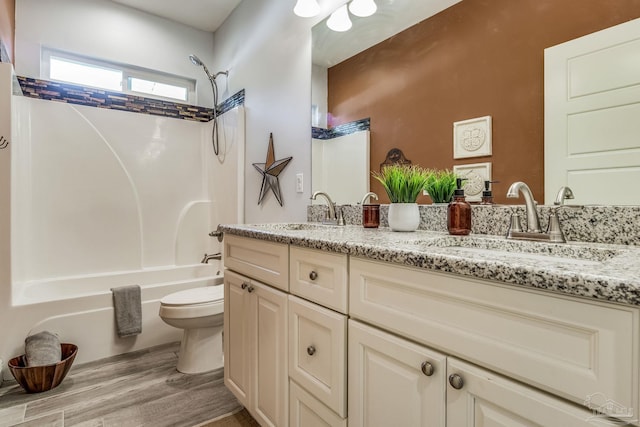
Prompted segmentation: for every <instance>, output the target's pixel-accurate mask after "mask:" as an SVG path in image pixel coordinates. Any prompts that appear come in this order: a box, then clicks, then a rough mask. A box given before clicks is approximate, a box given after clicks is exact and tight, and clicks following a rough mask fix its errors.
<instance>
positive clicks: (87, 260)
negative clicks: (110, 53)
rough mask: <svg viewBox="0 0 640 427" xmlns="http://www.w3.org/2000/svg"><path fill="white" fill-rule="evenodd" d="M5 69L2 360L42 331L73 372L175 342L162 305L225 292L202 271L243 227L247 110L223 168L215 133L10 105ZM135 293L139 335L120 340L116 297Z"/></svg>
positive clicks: (76, 109) (227, 119)
mask: <svg viewBox="0 0 640 427" xmlns="http://www.w3.org/2000/svg"><path fill="white" fill-rule="evenodd" d="M185 59H186V58H185ZM185 62H188V61H185ZM0 66H1V67H0V70H1V71H2V76H0V77H2V80H1V82H0V85H2V86H1V87H0V89H2V90H0V100H1V101H2V102H1V103H0V108H1V109H3V111H6V114H4V113H3V114H2V115H1V116H0V120H2V119H10V120H9V123H8V125H7V128H6V129H8V131H10V135H8V136H10V138H9V140H10V144H9V145H8V147H6V148H4V149H0V163H4V162H6V167H3V168H2V170H1V172H0V200H3V201H4V202H5V203H1V204H0V242H2V243H0V254H4V255H3V256H1V257H0V324H12V325H13V327H12V328H11V329H10V330H9V331H7V332H6V333H5V334H4V335H3V340H2V342H0V357H1V358H2V359H3V360H8V359H10V358H11V357H14V356H16V355H17V354H20V353H22V352H23V346H24V338H25V337H26V336H27V334H28V333H29V332H30V331H31V332H33V331H36V332H37V331H38V330H39V329H47V330H50V331H52V332H55V333H57V334H58V335H59V336H60V339H61V341H64V342H72V343H74V344H77V345H78V347H79V353H78V357H77V359H76V363H82V362H87V361H91V360H96V359H101V358H104V357H109V356H113V355H116V354H121V353H125V352H129V351H134V350H139V349H144V348H147V347H151V346H155V345H160V344H164V343H167V342H171V341H179V340H180V336H181V334H180V330H178V329H175V328H172V327H170V326H168V325H166V324H164V323H163V322H162V320H161V319H160V318H159V317H158V309H159V305H160V303H159V301H160V299H161V298H162V297H164V296H165V295H167V294H170V293H173V292H177V291H181V290H184V289H189V288H194V287H202V286H207V285H212V284H216V283H218V282H219V280H220V279H219V274H218V272H219V271H220V270H221V269H222V268H221V265H220V263H219V262H215V263H210V264H209V265H203V264H201V263H200V261H201V259H202V257H203V255H204V254H205V253H210V254H211V253H217V252H220V251H221V248H222V245H221V244H220V242H218V241H217V239H214V238H211V237H210V236H209V235H208V234H209V232H211V231H212V230H215V228H216V226H217V224H219V223H222V222H242V221H243V219H244V206H243V202H244V193H243V189H244V169H243V166H244V137H245V132H244V109H243V107H242V106H239V107H236V108H232V109H231V110H229V111H227V112H226V113H224V114H223V115H221V116H220V118H219V122H218V125H219V129H220V147H221V156H219V157H216V156H215V155H214V154H213V149H212V147H211V129H212V123H211V122H209V123H199V122H195V121H189V120H176V119H171V118H167V117H156V116H152V115H146V114H134V113H130V112H124V111H116V110H107V109H101V108H94V107H87V106H79V105H70V104H65V103H62V102H50V101H45V100H39V99H30V98H25V97H22V96H17V95H12V87H11V82H12V80H11V65H10V64H0ZM189 66H191V67H192V65H191V64H189ZM5 69H6V72H5ZM5 83H6V84H5ZM2 129H5V128H4V127H3V128H2ZM2 132H4V130H3V131H2ZM5 175H6V179H3V177H5ZM9 175H10V179H9ZM221 183H223V185H221ZM229 188H233V189H234V190H236V191H228V189H229ZM240 190H242V191H240ZM2 263H6V265H4V264H2ZM127 285H140V287H141V290H142V325H143V327H142V331H143V332H142V334H140V335H138V336H135V337H127V338H118V337H117V335H116V334H115V330H114V327H113V326H114V317H113V302H112V295H111V292H110V291H109V290H110V289H111V288H114V287H119V286H127ZM4 375H5V376H7V373H6V372H5V373H4Z"/></svg>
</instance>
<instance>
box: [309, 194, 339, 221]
mask: <svg viewBox="0 0 640 427" xmlns="http://www.w3.org/2000/svg"><path fill="white" fill-rule="evenodd" d="M318 196H322V197H324V198H325V199H326V200H327V206H328V207H329V212H328V214H327V217H326V218H325V219H324V221H322V223H323V224H331V225H336V224H337V223H338V217H337V216H336V204H335V203H333V201H332V200H331V197H329V195H328V194H327V193H325V192H324V191H316V192H315V193H313V195H312V196H311V200H316V197H318Z"/></svg>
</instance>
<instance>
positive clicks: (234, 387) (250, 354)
mask: <svg viewBox="0 0 640 427" xmlns="http://www.w3.org/2000/svg"><path fill="white" fill-rule="evenodd" d="M247 240H248V241H249V242H250V245H245V244H246V243H248V242H247ZM238 242H240V245H242V246H237V243H238ZM262 243H266V242H261V241H253V240H249V239H241V238H237V237H235V236H225V249H226V248H229V247H230V248H231V253H234V255H235V254H238V253H240V252H241V253H242V254H243V255H242V256H241V257H240V258H236V259H235V260H234V261H233V262H232V264H233V265H234V267H235V268H236V269H237V270H236V271H230V270H226V271H225V275H224V287H225V289H224V291H225V298H224V360H225V369H224V382H225V385H226V386H227V387H228V388H229V389H230V390H231V391H232V392H233V394H234V395H235V396H236V397H237V398H238V400H239V401H240V403H242V405H244V406H245V407H246V408H247V410H248V411H249V412H250V413H251V415H252V416H253V417H254V418H255V419H256V420H257V421H258V422H259V423H260V425H262V426H280V427H286V426H288V419H289V406H288V405H289V378H288V373H287V347H288V346H287V343H288V328H287V313H288V303H287V294H286V293H285V292H283V291H281V290H278V289H276V288H274V287H273V286H269V285H266V284H264V283H262V282H261V281H259V280H255V279H254V278H253V277H249V276H248V275H244V274H238V273H243V272H244V271H242V270H245V271H247V272H249V273H248V274H253V275H255V271H259V272H260V275H262V277H266V278H267V279H270V278H271V279H272V278H274V277H275V278H276V280H275V282H276V283H277V282H278V281H279V280H280V278H281V277H287V278H288V271H286V272H284V273H283V272H282V271H279V270H278V269H277V268H274V265H268V267H269V268H268V269H263V268H262V267H258V266H256V264H255V263H254V262H255V260H256V259H258V260H262V259H264V258H266V259H268V258H269V257H273V253H274V252H271V253H270V254H269V255H268V256H266V257H265V256H264V254H265V253H268V251H271V250H273V249H274V247H273V246H272V244H269V245H267V246H262ZM276 247H277V246H276ZM282 247H284V249H288V248H287V245H282ZM282 247H278V248H279V249H282ZM239 248H240V249H239ZM285 253H287V254H288V250H287V251H285ZM286 259H287V257H286V256H285V260H286ZM225 265H226V266H227V267H228V268H229V265H228V264H227V263H226V262H225ZM247 266H248V268H245V267H247ZM238 270H240V271H238ZM287 282H288V279H287Z"/></svg>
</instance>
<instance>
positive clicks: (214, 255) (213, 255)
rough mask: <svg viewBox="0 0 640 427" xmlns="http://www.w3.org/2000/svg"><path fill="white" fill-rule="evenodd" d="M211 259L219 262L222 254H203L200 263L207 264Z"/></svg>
mask: <svg viewBox="0 0 640 427" xmlns="http://www.w3.org/2000/svg"><path fill="white" fill-rule="evenodd" d="M212 259H218V260H221V259H222V254H221V253H220V252H218V253H217V254H211V255H209V254H204V257H203V258H202V261H200V262H201V263H202V264H208V263H209V261H210V260H212Z"/></svg>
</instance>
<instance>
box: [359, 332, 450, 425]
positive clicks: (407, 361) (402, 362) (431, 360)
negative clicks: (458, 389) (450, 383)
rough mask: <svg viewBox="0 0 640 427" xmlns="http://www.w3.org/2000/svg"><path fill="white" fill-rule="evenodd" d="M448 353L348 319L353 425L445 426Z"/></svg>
mask: <svg viewBox="0 0 640 427" xmlns="http://www.w3.org/2000/svg"><path fill="white" fill-rule="evenodd" d="M445 384H446V357H445V356H444V355H442V354H440V353H437V352H435V351H432V350H429V349H427V348H425V347H422V346H420V345H417V344H414V343H412V342H409V341H407V340H404V339H401V338H398V337H396V336H393V335H390V334H388V333H386V332H383V331H381V330H379V329H375V328H372V327H370V326H366V325H364V324H362V323H359V322H356V321H353V320H349V426H350V427H351V426H357V427H365V426H366V427H376V426H380V427H387V426H415V427H426V426H430V427H431V426H434V427H435V426H438V427H444V425H445V392H446V386H445Z"/></svg>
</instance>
